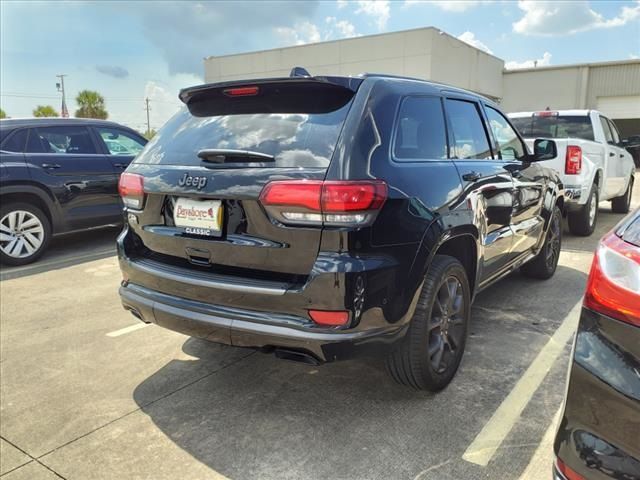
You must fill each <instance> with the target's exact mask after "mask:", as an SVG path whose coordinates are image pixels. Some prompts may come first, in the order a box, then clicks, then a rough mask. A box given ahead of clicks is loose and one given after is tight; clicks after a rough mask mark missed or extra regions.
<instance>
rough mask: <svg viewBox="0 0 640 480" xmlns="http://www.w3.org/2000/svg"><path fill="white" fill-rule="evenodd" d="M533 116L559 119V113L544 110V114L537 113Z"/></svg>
mask: <svg viewBox="0 0 640 480" xmlns="http://www.w3.org/2000/svg"><path fill="white" fill-rule="evenodd" d="M533 116H534V117H557V116H558V112H553V111H551V110H543V111H542V112H535V113H534V114H533Z"/></svg>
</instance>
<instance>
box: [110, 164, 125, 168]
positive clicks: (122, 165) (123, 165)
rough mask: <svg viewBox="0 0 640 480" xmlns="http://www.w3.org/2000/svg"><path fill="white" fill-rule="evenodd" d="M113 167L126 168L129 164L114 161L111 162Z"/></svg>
mask: <svg viewBox="0 0 640 480" xmlns="http://www.w3.org/2000/svg"><path fill="white" fill-rule="evenodd" d="M113 166H114V167H118V168H127V167H128V166H129V164H128V163H114V164H113Z"/></svg>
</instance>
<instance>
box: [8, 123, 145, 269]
mask: <svg viewBox="0 0 640 480" xmlns="http://www.w3.org/2000/svg"><path fill="white" fill-rule="evenodd" d="M146 143H147V141H146V139H145V138H144V137H142V136H140V135H139V134H138V133H137V132H135V131H134V130H131V129H130V128H127V127H124V126H122V125H118V124H117V123H113V122H107V121H104V120H86V119H70V118H30V119H20V120H17V119H16V120H1V121H0V261H1V262H2V263H5V264H10V265H22V264H25V263H29V262H33V261H35V260H36V259H37V258H38V257H40V256H41V255H42V254H43V253H44V251H45V250H46V248H47V245H48V243H49V240H50V239H51V235H53V234H57V233H64V232H69V231H72V230H80V229H85V228H91V227H99V226H104V225H108V224H111V223H120V222H121V221H122V203H121V201H120V198H119V197H118V178H119V176H120V174H121V173H122V172H123V171H124V169H125V168H126V167H127V166H129V163H131V160H133V158H134V156H135V155H136V154H137V153H139V152H140V151H141V150H142V148H143V147H144V145H145V144H146Z"/></svg>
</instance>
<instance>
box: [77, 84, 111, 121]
mask: <svg viewBox="0 0 640 480" xmlns="http://www.w3.org/2000/svg"><path fill="white" fill-rule="evenodd" d="M76 103H77V104H78V105H79V107H80V108H78V110H76V117H79V118H101V119H103V120H104V119H106V118H107V117H108V116H109V114H108V113H107V110H106V108H105V105H104V97H103V96H102V95H100V94H99V93H98V92H95V91H93V90H83V91H81V92H80V93H78V96H77V97H76Z"/></svg>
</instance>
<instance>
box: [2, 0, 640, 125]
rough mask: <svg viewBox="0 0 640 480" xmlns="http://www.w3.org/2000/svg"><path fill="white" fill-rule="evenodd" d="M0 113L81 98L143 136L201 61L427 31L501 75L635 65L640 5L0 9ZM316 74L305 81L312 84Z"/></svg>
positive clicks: (375, 2)
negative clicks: (459, 42)
mask: <svg viewBox="0 0 640 480" xmlns="http://www.w3.org/2000/svg"><path fill="white" fill-rule="evenodd" d="M0 21H1V24H0V35H1V37H0V40H1V41H0V46H1V49H0V93H1V94H2V96H1V97H0V105H1V107H2V109H3V110H4V111H5V112H6V113H7V115H9V116H12V117H23V116H30V115H31V110H32V109H33V108H34V107H35V106H36V105H38V104H50V105H53V106H54V107H55V108H56V109H58V110H59V106H60V97H59V94H58V93H57V92H56V88H55V83H56V81H57V79H56V77H55V75H56V74H59V73H65V74H67V75H68V77H66V80H65V83H66V87H67V96H68V97H69V101H68V106H69V110H70V111H71V112H72V113H73V111H74V110H75V102H74V101H73V98H74V97H75V95H76V93H77V92H78V91H80V90H82V89H92V90H97V91H99V92H100V93H102V95H103V96H104V97H105V99H106V103H107V110H108V111H109V114H110V118H111V119H113V120H115V121H118V122H122V123H124V124H127V125H130V126H132V127H134V128H138V129H140V130H143V129H144V128H146V127H145V121H146V113H145V111H144V98H145V97H149V98H150V100H151V107H152V110H151V126H152V128H157V127H159V126H160V125H161V124H162V123H164V121H166V120H167V118H168V117H169V116H170V115H171V114H172V113H173V112H175V110H176V109H177V108H178V107H179V105H180V103H179V101H178V100H177V92H178V90H179V89H180V88H182V87H185V86H189V85H193V84H197V83H200V82H202V79H203V64H202V59H203V58H204V57H206V56H209V55H224V54H229V53H238V52H245V51H251V50H262V49H267V48H275V47H281V46H287V45H294V44H300V43H311V42H317V41H322V40H331V39H337V38H344V37H350V36H356V35H369V34H374V33H382V32H391V31H397V30H405V29H409V28H417V27H425V26H435V27H437V28H440V29H441V30H444V31H445V32H447V33H449V34H451V35H454V36H457V37H459V38H461V39H463V40H465V41H467V42H469V43H471V44H474V45H476V46H477V47H479V48H483V49H486V50H489V51H490V52H492V53H493V54H494V55H496V56H498V57H500V58H502V59H504V60H505V61H506V62H507V67H508V68H517V67H519V66H520V67H521V66H527V65H532V63H533V61H534V60H537V61H538V65H559V64H566V63H579V62H597V61H607V60H622V59H630V58H638V57H640V1H626V2H618V1H601V2H597V1H592V2H586V1H584V2H581V1H571V2H551V1H549V2H532V1H519V2H517V1H498V0H496V1H482V0H470V1H444V0H443V1H429V2H423V1H419V0H395V1H386V0H360V1H357V0H354V1H345V0H323V1H296V2H286V1H245V2H240V1H237V2H226V1H216V2H206V1H199V2H187V1H184V2H154V1H151V0H148V1H140V2H135V1H127V2H125V1H115V0H114V1H104V2H97V1H56V2H36V1H29V2H17V1H6V0H3V1H2V2H0ZM312 73H313V72H312Z"/></svg>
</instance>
